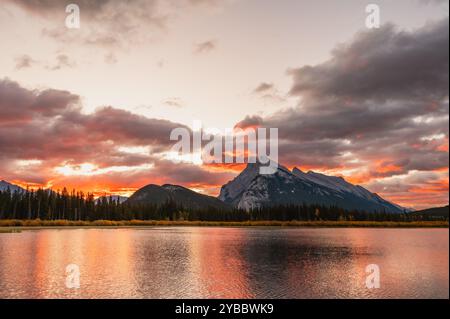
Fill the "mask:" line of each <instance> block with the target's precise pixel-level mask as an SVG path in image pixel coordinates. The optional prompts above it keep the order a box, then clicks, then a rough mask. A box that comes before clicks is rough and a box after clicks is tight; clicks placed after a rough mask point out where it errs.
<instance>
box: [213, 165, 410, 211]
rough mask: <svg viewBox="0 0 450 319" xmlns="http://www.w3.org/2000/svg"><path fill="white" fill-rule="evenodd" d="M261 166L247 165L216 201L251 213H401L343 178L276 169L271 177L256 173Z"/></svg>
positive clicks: (281, 168) (223, 189)
mask: <svg viewBox="0 0 450 319" xmlns="http://www.w3.org/2000/svg"><path fill="white" fill-rule="evenodd" d="M259 167H260V164H258V163H256V164H248V165H247V167H246V168H245V169H244V170H243V171H242V172H241V174H239V175H238V176H237V177H236V178H235V179H234V180H232V181H230V182H228V183H227V184H225V185H224V186H222V189H221V191H220V195H219V199H220V200H222V201H223V202H225V203H228V204H230V205H232V206H233V207H236V208H240V209H245V210H250V209H254V208H260V207H266V206H278V205H301V204H307V205H311V204H317V205H324V206H337V207H341V208H344V209H348V210H361V211H366V212H390V213H402V212H403V211H404V209H403V208H402V207H400V206H398V205H395V204H393V203H390V202H388V201H386V200H384V199H383V198H381V197H380V196H378V195H377V194H374V193H371V192H370V191H368V190H367V189H365V188H364V187H361V186H358V185H353V184H351V183H349V182H347V181H345V180H344V179H343V178H342V177H335V176H327V175H323V174H319V173H315V172H308V173H304V172H302V171H301V170H299V169H297V168H294V170H293V171H290V170H289V169H287V168H286V167H284V166H281V165H279V166H278V170H277V171H276V172H275V173H274V174H271V175H261V174H260V173H259Z"/></svg>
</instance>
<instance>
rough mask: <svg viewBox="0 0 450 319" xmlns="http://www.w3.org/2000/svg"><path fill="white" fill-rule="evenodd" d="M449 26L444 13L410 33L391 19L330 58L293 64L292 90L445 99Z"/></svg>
mask: <svg viewBox="0 0 450 319" xmlns="http://www.w3.org/2000/svg"><path fill="white" fill-rule="evenodd" d="M448 27H449V24H448V19H445V20H443V21H440V22H438V23H433V24H429V25H427V26H425V27H423V28H422V29H420V30H417V31H416V32H411V33H409V32H402V31H397V30H396V29H395V27H393V26H392V25H386V26H384V27H382V28H381V29H378V30H375V31H370V32H363V33H360V34H358V35H357V36H356V37H355V39H354V40H353V41H352V42H351V43H349V44H343V45H341V46H338V47H337V48H336V49H335V50H334V51H333V57H332V59H331V60H329V61H327V62H325V63H323V64H321V65H317V66H314V67H311V66H307V67H302V68H299V69H293V70H290V71H289V73H290V74H291V75H292V77H293V79H294V85H293V87H292V89H291V94H293V95H299V96H300V95H301V96H304V95H307V96H315V97H319V96H320V97H323V96H326V97H329V98H340V99H344V98H349V99H351V100H352V101H354V102H359V101H367V100H375V101H377V102H379V101H386V100H390V99H394V100H398V99H405V98H406V99H413V98H418V99H422V100H423V99H430V100H440V99H442V98H444V97H446V96H447V95H448V82H449V77H448V65H449V62H448V59H449V48H448V43H449V42H448V39H449V29H448ZM446 70H447V72H446Z"/></svg>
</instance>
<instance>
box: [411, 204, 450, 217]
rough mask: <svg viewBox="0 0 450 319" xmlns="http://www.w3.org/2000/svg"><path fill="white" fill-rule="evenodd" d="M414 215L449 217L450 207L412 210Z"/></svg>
mask: <svg viewBox="0 0 450 319" xmlns="http://www.w3.org/2000/svg"><path fill="white" fill-rule="evenodd" d="M411 214H412V215H417V216H427V217H431V218H447V219H448V217H449V207H448V205H447V206H445V207H436V208H429V209H424V210H418V211H415V212H411Z"/></svg>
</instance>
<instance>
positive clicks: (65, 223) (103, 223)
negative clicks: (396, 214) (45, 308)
mask: <svg viewBox="0 0 450 319" xmlns="http://www.w3.org/2000/svg"><path fill="white" fill-rule="evenodd" d="M148 226H205V227H372V228H376V227H385V228H386V227H387V228H419V227H420V228H422V227H443V228H448V227H449V223H448V221H414V222H392V221H382V222H375V221H245V222H226V221H219V222H207V221H168V220H130V221H111V220H96V221H92V222H90V221H69V220H39V219H35V220H0V227H3V231H6V230H5V229H7V228H14V227H23V228H33V227H148ZM1 230H2V229H0V231H1Z"/></svg>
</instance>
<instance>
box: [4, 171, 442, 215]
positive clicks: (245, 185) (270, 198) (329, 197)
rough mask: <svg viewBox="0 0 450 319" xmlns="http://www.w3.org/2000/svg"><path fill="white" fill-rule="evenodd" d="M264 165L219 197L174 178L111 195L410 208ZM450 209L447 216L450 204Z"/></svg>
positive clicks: (141, 200) (337, 180) (214, 204)
mask: <svg viewBox="0 0 450 319" xmlns="http://www.w3.org/2000/svg"><path fill="white" fill-rule="evenodd" d="M259 168H260V164H258V163H256V164H248V165H247V167H246V168H245V169H244V170H243V171H242V172H241V173H240V174H239V175H238V176H236V177H235V178H234V179H233V180H232V181H230V182H228V183H227V184H225V185H223V186H222V188H221V191H220V195H219V196H218V198H216V197H212V196H207V195H203V194H200V193H197V192H194V191H192V190H190V189H188V188H185V187H182V186H178V185H170V184H166V185H162V186H158V185H153V184H150V185H147V186H145V187H143V188H141V189H139V190H137V191H136V192H135V193H134V194H133V195H132V196H131V197H130V198H127V197H123V196H112V198H113V199H114V200H115V201H117V200H118V201H119V202H120V203H128V204H152V205H156V206H160V205H163V204H165V203H167V202H169V201H171V202H174V203H176V204H177V205H178V206H181V207H184V208H188V209H193V210H206V209H208V208H213V209H218V210H223V211H226V210H231V209H232V208H238V209H243V210H247V211H248V210H251V209H257V208H262V207H272V206H287V205H303V204H306V205H322V206H329V207H330V206H336V207H341V208H344V209H347V210H359V211H365V212H388V213H403V212H411V210H409V209H406V208H403V207H401V206H398V205H396V204H394V203H391V202H389V201H387V200H385V199H383V198H381V197H380V196H379V195H377V194H375V193H372V192H370V191H368V190H367V189H365V188H364V187H362V186H359V185H353V184H351V183H349V182H347V181H346V180H345V179H343V178H342V177H335V176H327V175H324V174H319V173H315V172H311V171H310V172H307V173H305V172H302V171H301V170H300V169H298V168H294V169H293V170H292V171H290V170H289V169H287V168H286V167H284V166H281V165H279V167H278V169H277V171H276V172H275V173H274V174H271V175H262V174H260V170H259ZM8 188H9V189H10V190H11V191H12V192H14V191H25V190H24V189H23V188H21V187H19V186H17V185H13V184H11V183H8V182H6V181H1V182H0V191H4V190H6V189H8ZM109 198H110V196H106V199H109ZM102 199H103V197H100V198H98V199H97V200H96V202H97V203H99V202H101V200H102ZM442 209H445V208H441V210H442ZM446 209H447V216H448V206H447V207H446ZM424 212H425V213H426V212H427V211H424ZM416 213H419V212H416ZM431 213H434V211H431Z"/></svg>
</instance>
